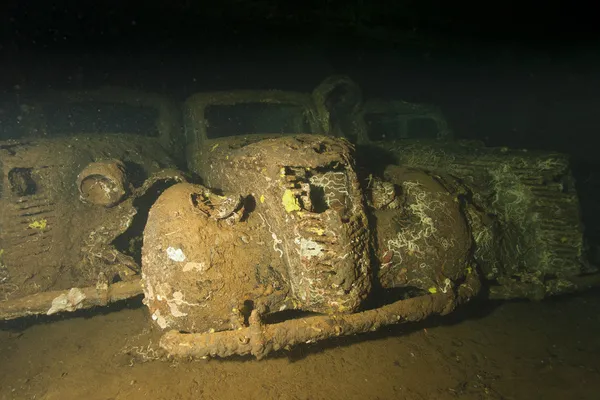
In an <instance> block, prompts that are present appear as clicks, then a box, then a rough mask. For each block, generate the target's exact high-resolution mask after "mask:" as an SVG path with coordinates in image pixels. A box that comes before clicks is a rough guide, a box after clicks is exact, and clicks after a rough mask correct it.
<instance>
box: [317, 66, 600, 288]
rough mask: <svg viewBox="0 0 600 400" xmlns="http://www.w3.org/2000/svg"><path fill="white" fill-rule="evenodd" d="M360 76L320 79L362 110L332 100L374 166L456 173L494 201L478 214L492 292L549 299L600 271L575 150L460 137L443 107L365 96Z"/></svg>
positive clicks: (376, 169) (479, 199) (383, 170)
mask: <svg viewBox="0 0 600 400" xmlns="http://www.w3.org/2000/svg"><path fill="white" fill-rule="evenodd" d="M357 86H358V85H357V84H356V83H355V82H353V81H352V80H351V79H350V78H349V77H347V76H332V77H329V78H327V79H326V80H325V81H324V82H323V83H322V84H321V85H320V86H319V88H317V90H322V91H323V90H325V93H333V94H335V92H334V91H333V90H332V89H331V88H338V89H336V90H337V91H338V93H339V92H340V89H339V87H342V88H344V89H343V90H342V92H343V93H345V94H346V103H349V102H353V103H354V105H353V107H354V109H355V110H357V112H353V113H340V112H336V110H335V107H336V102H331V103H330V104H332V105H331V106H329V107H328V108H327V110H331V109H333V111H332V112H330V115H332V116H333V117H337V119H338V121H331V122H330V124H331V125H332V126H336V125H342V126H346V127H352V129H343V130H341V131H342V132H349V131H350V132H352V134H351V136H347V138H348V139H350V140H352V141H353V142H354V143H356V145H357V146H358V148H359V153H362V154H363V158H364V159H366V161H365V164H368V165H369V167H368V171H369V172H368V173H371V172H373V173H375V174H379V176H387V175H389V172H388V169H389V168H392V169H393V168H396V167H395V165H401V166H404V167H407V168H413V169H419V170H423V171H428V173H429V174H431V175H432V176H451V177H453V178H454V179H457V180H458V181H460V182H461V184H462V185H464V187H466V188H467V189H468V193H469V204H471V205H473V206H474V207H475V208H476V209H478V210H485V212H484V218H480V217H474V218H471V217H469V218H471V221H470V229H471V230H472V234H473V238H474V240H475V241H476V249H475V250H476V251H475V259H476V261H477V264H478V266H479V268H480V269H481V272H482V275H483V277H484V279H485V280H486V286H487V288H488V296H489V297H491V298H504V299H507V298H530V299H541V298H544V297H546V296H551V295H556V294H561V293H566V292H570V291H574V290H578V289H579V288H580V287H581V285H583V286H584V287H585V286H586V284H585V283H584V282H586V280H591V281H594V280H595V279H596V276H597V275H596V274H595V273H596V272H597V267H596V266H594V265H591V264H590V262H589V261H588V257H587V254H586V248H587V245H586V243H585V240H584V232H583V225H582V222H581V210H580V202H579V197H578V193H577V190H576V187H575V181H574V178H573V174H572V172H571V168H570V163H569V157H568V156H567V155H565V154H561V153H558V152H550V151H535V150H520V149H510V148H507V147H501V148H490V147H486V146H485V145H483V144H482V143H480V142H476V141H467V140H455V139H453V134H452V130H451V129H450V128H449V123H448V122H447V121H446V119H445V118H444V116H443V114H442V113H441V112H440V110H439V109H437V108H436V107H433V106H427V105H422V104H421V105H412V104H409V103H404V102H399V101H395V100H394V101H385V100H381V99H367V100H364V101H363V99H362V97H361V93H360V89H359V88H358V87H357ZM326 97H327V95H326V94H321V95H320V98H326ZM374 159H375V160H383V161H382V162H379V161H375V160H374ZM467 214H468V215H471V214H472V213H471V212H468V213H467ZM383 248H385V246H383ZM588 278H589V279H588Z"/></svg>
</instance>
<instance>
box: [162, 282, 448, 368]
mask: <svg viewBox="0 0 600 400" xmlns="http://www.w3.org/2000/svg"><path fill="white" fill-rule="evenodd" d="M456 304H457V298H456V296H455V295H454V294H453V293H447V294H435V295H425V296H420V297H415V298H411V299H408V300H400V301H397V302H395V303H392V304H389V305H386V306H383V307H380V308H377V309H373V310H368V311H363V312H360V313H356V314H344V315H326V316H325V315H323V316H315V317H307V318H301V319H294V320H288V321H284V322H281V323H277V324H270V325H265V324H263V323H262V321H261V319H260V315H259V313H258V312H257V311H256V310H254V311H253V312H252V314H251V316H250V321H249V322H250V325H249V327H247V328H242V329H238V330H236V331H223V332H215V333H179V332H177V331H169V332H167V333H166V334H165V335H163V337H162V338H161V341H160V346H161V347H162V348H163V349H164V350H166V351H167V353H169V354H171V355H173V356H175V357H228V356H232V355H236V354H237V355H246V354H252V355H254V356H255V357H256V358H257V359H261V358H263V357H265V356H266V355H267V354H269V353H270V352H272V351H276V350H279V349H283V348H288V347H292V346H294V345H297V344H300V343H312V342H316V341H319V340H323V339H327V338H331V337H338V336H348V335H354V334H359V333H364V332H369V331H375V330H377V329H379V328H380V327H382V326H385V325H392V324H398V323H403V322H411V321H420V320H423V319H425V318H427V317H429V316H431V315H433V314H439V315H445V314H448V313H449V312H451V311H452V310H454V308H455V306H456Z"/></svg>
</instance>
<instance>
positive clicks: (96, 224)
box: [0, 134, 183, 301]
mask: <svg viewBox="0 0 600 400" xmlns="http://www.w3.org/2000/svg"><path fill="white" fill-rule="evenodd" d="M0 152H1V153H0V161H1V167H2V177H1V179H2V196H1V198H0V207H1V208H2V213H1V215H0V229H1V231H0V249H2V250H1V252H2V255H1V258H0V261H1V264H2V271H1V272H2V275H3V276H2V277H1V278H2V281H1V282H0V295H1V297H0V301H2V300H7V299H15V298H19V297H22V296H25V295H31V294H35V293H39V292H44V291H48V290H63V289H69V288H72V287H78V286H79V287H84V286H90V285H93V284H95V282H96V279H97V276H98V274H99V273H100V272H103V273H105V274H106V275H107V276H109V277H110V279H111V280H112V279H114V278H116V277H118V279H129V278H130V277H131V276H133V275H134V274H135V273H136V271H137V270H139V265H137V263H136V262H135V261H134V260H133V259H132V257H131V256H129V255H126V254H124V253H123V252H121V251H119V250H118V249H117V248H116V247H115V245H114V243H113V242H114V241H115V239H116V238H117V237H118V236H119V235H121V234H122V233H124V232H125V231H126V230H127V229H128V228H129V226H130V225H131V223H132V221H133V219H134V218H135V216H136V214H137V211H138V210H137V207H136V205H135V204H134V202H135V199H136V198H138V197H140V196H142V195H144V194H145V193H146V192H147V191H148V190H149V189H150V187H151V186H152V185H153V183H156V182H158V181H160V180H169V179H173V180H175V181H177V180H181V179H183V177H182V176H181V174H180V173H178V172H176V171H174V170H171V172H167V173H165V172H164V170H163V168H169V167H171V168H172V167H173V166H174V163H173V162H172V160H171V158H170V157H169V155H168V154H167V153H166V151H165V150H164V149H163V148H162V146H161V145H160V144H159V143H157V142H156V141H153V140H149V139H148V138H141V137H138V136H134V135H126V134H122V135H98V136H93V135H91V136H78V137H69V138H53V139H48V140H45V139H38V140H22V141H8V142H3V143H2V144H1V149H0ZM103 159H117V160H121V161H122V162H123V163H124V165H125V168H126V170H127V173H128V175H129V176H128V178H129V179H128V182H129V184H128V186H127V188H126V192H127V194H126V195H125V196H124V197H123V199H122V201H120V202H118V204H115V205H114V206H113V207H108V208H107V207H103V206H101V205H94V204H88V203H84V202H82V201H81V200H80V193H79V191H78V188H77V185H76V181H77V176H78V174H79V173H80V172H81V171H82V170H83V169H84V168H85V167H86V166H87V165H88V164H89V163H91V162H94V161H98V160H103Z"/></svg>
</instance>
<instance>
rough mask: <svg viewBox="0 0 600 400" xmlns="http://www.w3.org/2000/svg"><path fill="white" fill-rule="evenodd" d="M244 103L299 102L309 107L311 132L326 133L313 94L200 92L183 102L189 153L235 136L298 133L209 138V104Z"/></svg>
mask: <svg viewBox="0 0 600 400" xmlns="http://www.w3.org/2000/svg"><path fill="white" fill-rule="evenodd" d="M243 103H271V104H290V105H296V106H299V107H301V108H303V109H304V110H306V119H307V122H308V125H309V126H310V132H302V133H308V134H314V135H323V134H324V132H323V130H322V128H321V124H320V122H319V117H318V112H317V109H316V107H315V104H314V101H313V99H312V97H311V95H310V94H307V93H300V92H289V91H281V90H234V91H219V92H206V93H198V94H195V95H192V96H191V97H189V98H188V99H187V100H186V101H185V103H184V112H183V114H184V116H183V119H184V132H185V138H186V147H187V148H188V154H189V152H197V151H200V150H201V149H202V148H206V147H207V146H211V145H214V144H215V143H219V142H222V141H224V140H229V141H231V140H232V139H235V138H238V137H239V138H240V139H241V140H243V138H252V137H280V136H290V135H296V134H299V133H284V134H281V133H277V134H262V133H252V134H246V135H233V136H226V137H219V138H212V139H210V138H209V137H208V134H207V121H206V116H205V112H206V109H207V107H209V106H215V105H224V106H227V105H236V104H243Z"/></svg>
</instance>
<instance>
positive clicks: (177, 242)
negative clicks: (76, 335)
mask: <svg viewBox="0 0 600 400" xmlns="http://www.w3.org/2000/svg"><path fill="white" fill-rule="evenodd" d="M379 111H382V112H379ZM394 113H397V114H398V115H395V116H394ZM64 115H65V114H64V113H59V116H64ZM67 115H69V114H67ZM169 115H170V114H169ZM182 119H183V127H184V134H183V137H182V139H181V141H180V142H179V144H180V145H181V147H185V149H184V150H183V151H182V149H181V147H180V146H179V145H177V146H172V147H170V146H169V144H170V143H171V144H172V143H173V140H172V139H163V140H152V139H151V140H147V139H145V140H144V143H145V145H147V146H150V144H152V145H156V146H159V147H160V149H163V151H164V152H165V154H166V156H165V159H164V161H163V162H162V163H161V162H157V163H150V165H148V164H146V163H145V162H143V161H140V160H133V161H132V160H131V158H130V157H132V154H133V153H132V152H131V151H125V152H119V151H117V150H115V149H113V148H106V147H102V146H107V144H106V143H105V142H103V141H101V140H100V142H101V143H94V149H96V148H100V149H102V150H101V154H102V157H91V156H90V155H89V154H87V153H85V156H86V161H87V162H83V161H82V162H80V163H79V161H78V164H77V165H78V166H79V165H80V167H78V168H82V169H80V170H78V171H84V170H85V171H88V172H86V173H83V172H78V173H72V176H66V175H65V177H64V178H63V177H61V178H60V181H61V182H66V184H65V185H64V187H65V188H64V189H61V190H62V192H61V194H60V195H56V196H54V197H52V199H53V201H55V202H57V203H61V204H62V202H64V199H69V202H68V203H67V204H68V205H69V209H70V211H69V212H68V213H66V214H64V215H67V216H69V218H70V216H71V215H73V211H74V210H75V211H78V212H79V211H80V210H83V211H85V212H87V213H89V212H90V211H89V210H90V209H91V208H92V207H96V208H95V210H97V211H96V212H97V213H98V214H93V216H94V218H92V219H90V221H99V220H100V221H102V218H103V217H105V216H107V215H108V214H109V213H110V212H111V210H118V209H119V207H123V208H126V209H127V210H129V211H130V214H128V215H130V216H129V219H120V220H119V221H120V222H121V223H120V224H118V226H119V227H120V228H121V229H120V230H118V229H112V230H110V232H112V233H111V234H104V233H103V234H102V235H98V232H104V230H105V229H106V228H105V226H106V223H102V224H100V227H98V226H97V225H94V227H93V228H92V229H91V230H90V231H89V233H87V237H89V236H90V234H91V236H92V237H93V238H98V237H100V238H102V239H101V241H100V242H99V245H97V247H93V246H90V245H88V242H87V241H86V240H84V239H85V237H86V235H85V234H84V235H82V234H79V232H78V231H77V232H75V231H74V230H73V229H74V228H72V227H71V226H70V225H68V224H66V226H67V227H68V229H69V230H67V231H66V232H67V233H65V234H63V236H64V237H69V238H70V239H69V240H72V241H73V245H72V248H74V249H76V250H77V251H78V252H76V253H74V254H79V255H80V256H81V255H83V256H85V257H83V258H80V259H83V260H88V259H90V258H91V259H93V260H95V262H100V264H93V265H99V266H93V265H92V264H87V261H85V262H81V261H78V260H80V259H78V258H73V260H74V261H73V262H71V263H70V264H69V263H67V262H65V261H63V260H60V262H59V263H57V264H54V266H53V267H52V268H50V269H49V270H51V271H54V272H53V273H54V274H55V276H62V275H61V273H63V272H61V271H65V272H66V271H68V272H69V273H70V274H73V272H71V271H72V270H74V271H75V274H74V275H73V276H75V277H77V279H80V280H79V281H77V280H74V279H72V280H70V281H68V282H69V283H68V284H67V283H63V282H61V283H60V286H59V285H58V284H55V285H54V286H46V287H43V288H41V287H35V286H31V287H29V288H28V290H29V291H28V292H19V293H17V292H16V291H15V292H13V293H11V294H10V295H11V296H13V297H12V298H9V299H8V301H5V302H3V303H1V302H0V310H2V313H3V314H2V316H3V318H13V317H16V316H19V315H25V314H27V313H43V314H48V313H53V312H56V311H72V310H75V309H78V308H82V307H88V306H92V305H102V304H106V303H107V302H108V301H110V300H115V299H121V298H126V297H131V296H135V295H138V294H140V293H141V292H142V291H143V294H144V300H143V301H144V304H145V305H146V306H147V307H148V309H149V311H150V316H151V319H152V321H154V322H153V323H154V326H155V327H157V328H158V329H159V330H161V331H164V334H163V336H162V339H161V341H160V345H161V347H162V349H163V350H164V351H166V353H167V354H170V355H172V356H180V357H190V356H191V357H211V356H212V357H214V356H219V357H225V356H230V355H233V354H242V355H243V354H253V355H254V356H256V357H258V358H261V357H264V356H266V355H267V354H269V353H270V352H272V351H275V350H278V349H282V348H288V347H289V346H293V345H295V344H298V343H304V342H313V341H317V340H322V339H326V338H329V337H335V336H342V335H350V334H356V333H361V332H367V331H371V330H375V329H378V328H379V327H381V326H383V325H386V324H394V323H401V322H406V321H417V320H421V319H424V318H427V317H428V316H430V315H433V314H447V313H450V312H452V311H453V310H454V309H455V307H457V306H458V305H460V304H462V303H464V302H467V301H469V300H471V299H473V298H475V297H484V296H487V297H491V298H514V297H526V298H534V299H539V298H543V297H545V296H548V295H554V294H560V293H566V292H570V291H575V290H581V289H583V288H585V287H588V286H589V285H590V284H591V283H593V282H595V280H594V279H595V278H596V277H597V274H594V272H595V270H594V268H593V267H592V266H590V265H589V264H588V263H587V262H586V259H585V254H584V244H583V235H582V229H581V222H580V216H579V205H578V199H577V194H576V192H575V191H574V188H573V186H572V178H571V175H570V172H569V169H568V160H567V159H566V158H565V157H564V156H562V155H560V154H550V153H535V152H524V151H514V150H509V149H488V148H485V147H484V146H480V145H476V144H473V143H471V142H461V141H455V140H449V138H451V136H452V132H451V130H450V129H449V128H448V124H447V122H446V121H445V119H444V118H443V116H441V114H440V113H439V112H438V110H437V109H436V108H435V107H430V106H425V105H412V106H411V105H409V104H407V103H401V102H395V103H394V102H392V103H389V104H386V103H385V102H384V101H380V100H376V101H374V100H371V103H369V100H367V101H363V99H362V94H361V90H360V88H359V87H358V86H357V85H356V84H355V83H354V82H352V80H351V79H349V78H347V77H340V76H337V77H331V78H329V79H326V80H325V81H324V82H323V83H322V84H321V85H319V86H318V87H317V88H316V89H315V90H314V91H313V92H312V93H295V92H287V91H277V90H261V91H248V90H247V91H229V92H210V93H199V94H196V95H193V96H191V97H190V98H188V99H187V100H186V101H185V103H184V104H183V107H182ZM170 120H171V121H174V120H176V119H175V118H174V117H173V118H171V119H170ZM411 121H412V122H411ZM414 121H416V122H414ZM38 125H39V124H38ZM69 125H70V123H69ZM158 125H159V126H162V127H168V126H173V125H172V124H167V123H163V124H158ZM30 126H36V125H35V124H34V125H30ZM174 131H176V130H174ZM369 132H371V133H369ZM373 132H376V133H373ZM81 137H82V136H80V135H79V134H77V135H75V136H72V137H70V138H69V140H73V141H75V142H77V140H80V138H81ZM57 139H58V138H57ZM416 139H418V140H416ZM32 140H33V139H32ZM35 140H38V139H35ZM53 140H54V139H53ZM60 140H66V139H60ZM87 140H88V139H86V140H84V141H83V143H84V144H85V143H86V141H87ZM110 142H111V143H112V140H111V141H110ZM175 142H176V143H177V141H175ZM46 143H50V142H46ZM52 143H58V144H60V141H52ZM80 143H82V142H80ZM69 145H71V146H74V145H73V144H71V142H69ZM5 146H8V145H5ZM51 146H52V145H48V147H49V148H50V147H51ZM97 146H98V147H97ZM139 146H142V144H141V143H139ZM62 147H64V146H62V145H61V148H62ZM6 148H7V150H10V149H9V147H6ZM67 148H69V147H68V145H67ZM75 148H76V149H78V147H77V146H75ZM142 148H143V147H138V148H137V149H142ZM86 149H88V151H90V150H89V147H86ZM144 149H145V148H144ZM178 152H180V153H183V152H184V153H185V160H186V163H187V166H186V167H185V168H184V169H187V170H188V171H189V173H190V174H191V175H192V176H195V177H197V178H198V179H197V180H195V181H194V182H190V181H189V180H186V179H185V177H183V176H182V175H181V174H180V173H178V172H175V171H173V170H172V168H174V167H176V166H177V165H175V164H174V162H173V163H171V164H170V163H169V162H168V161H166V160H167V157H168V155H169V154H177V153H178ZM142 153H143V154H146V151H145V150H144V151H143V152H140V151H138V152H137V153H135V154H142ZM150 153H151V152H149V153H148V154H150ZM78 154H79V153H78ZM152 154H158V153H152ZM128 157H129V158H128ZM90 163H91V164H90ZM45 164H48V163H44V165H45ZM88 164H89V165H88ZM132 164H135V165H138V166H140V165H141V166H143V167H142V168H140V167H138V168H137V169H136V168H133V169H131V170H137V171H140V170H143V171H145V173H144V174H142V175H143V176H144V177H147V176H152V175H151V171H155V170H154V169H152V168H153V167H156V168H159V169H164V168H169V169H167V170H166V171H163V172H161V173H159V175H158V176H159V177H162V178H165V177H166V178H167V182H164V181H161V182H164V185H162V186H161V187H160V189H159V190H151V191H150V192H148V190H147V188H148V187H155V186H154V185H153V183H154V182H155V181H153V180H150V181H149V182H150V183H142V182H148V180H146V181H144V180H143V179H139V180H138V181H137V182H138V183H137V184H133V185H129V186H128V188H129V189H127V185H125V184H119V182H125V181H126V180H125V179H123V178H121V177H122V176H124V174H123V172H122V171H125V170H127V171H129V169H127V168H126V167H127V165H132ZM5 165H6V164H5ZM15 165H16V164H15ZM49 165H50V164H49ZM16 168H24V167H16ZM102 168H104V169H102ZM13 169H14V168H13ZM32 171H37V170H35V169H32ZM76 171H77V169H76ZM98 171H102V172H101V173H99V172H98ZM119 171H121V172H119ZM170 171H171V172H170ZM6 173H7V174H8V172H6ZM39 174H40V173H39V172H35V174H34V173H33V172H31V173H30V175H27V173H23V174H22V175H15V176H18V179H12V181H11V178H9V177H8V175H7V177H6V179H5V182H6V183H5V184H4V185H5V187H15V188H17V189H15V190H16V191H14V190H13V192H14V196H13V197H12V198H13V199H16V200H12V201H16V202H18V201H20V199H21V198H22V197H23V196H24V194H26V193H29V192H28V190H30V189H28V188H29V187H30V186H31V185H29V184H28V183H27V182H30V180H31V181H33V182H36V186H32V187H36V188H37V187H38V186H37V182H38V181H39V178H38V176H39ZM29 176H31V177H32V178H31V179H29ZM88 176H91V177H94V179H93V180H89V179H86V177H88ZM34 178H35V179H34ZM55 180H56V178H52V179H50V180H49V181H50V182H54V181H55ZM97 180H98V181H99V182H96V181H97ZM10 182H13V183H10ZM19 182H22V183H19ZM72 183H73V184H72ZM10 185H12V186H10ZM121 187H122V188H123V189H122V190H121V189H120V188H121ZM19 188H21V189H19ZM74 189H75V190H77V191H78V193H79V194H78V195H77V196H78V197H79V198H78V199H77V200H72V198H70V197H69V194H68V193H70V192H69V190H70V191H73V190H74ZM125 193H131V194H132V195H131V196H130V197H127V195H126V194H125ZM146 193H149V194H146ZM77 196H76V197H77ZM136 196H137V197H136ZM96 198H98V199H100V201H98V200H95V201H94V200H93V199H96ZM57 199H60V201H59V200H57ZM124 199H125V200H124ZM130 199H131V201H130V202H128V201H129V200H130ZM136 199H139V200H136ZM141 199H143V200H141ZM142 203H143V205H144V207H143V210H144V212H138V213H137V214H136V215H138V216H140V215H141V217H138V218H137V220H135V219H134V217H132V215H133V214H135V212H134V211H132V208H131V207H132V206H133V207H134V208H135V211H137V210H139V209H140V206H141V204H142ZM44 204H46V203H44ZM136 206H138V207H137V208H136ZM148 209H149V211H148ZM98 210H99V211H98ZM27 213H28V212H25V214H27ZM76 215H78V214H76ZM82 215H92V214H82ZM119 215H121V214H119ZM99 216H100V217H99ZM25 217H26V218H28V219H26V220H25V222H21V223H20V224H21V226H22V227H24V225H26V226H27V229H28V231H27V233H28V234H31V235H30V236H33V234H38V231H39V232H40V233H50V231H49V229H48V228H49V227H52V228H54V227H55V226H56V227H58V226H62V225H59V224H57V223H56V222H55V220H51V219H48V218H45V219H44V221H45V225H44V222H42V220H41V217H37V214H34V215H33V217H32V216H31V215H25ZM73 220H74V221H75V219H73ZM3 221H4V220H3ZM76 221H78V223H77V225H76V226H77V227H78V228H81V227H82V226H83V225H84V224H82V223H81V221H82V219H78V220H76ZM86 221H87V220H86ZM51 222H52V224H50V223H51ZM113 226H114V225H113ZM40 228H41V229H40ZM142 231H143V236H142V234H141V232H142ZM3 232H4V226H3ZM73 234H75V237H76V238H82V239H76V240H73V239H72V238H71V237H72V235H73ZM13 236H14V234H13V233H11V234H10V235H9V234H7V235H5V236H3V240H4V237H6V240H9V239H10V238H12V237H13ZM142 238H143V245H142V246H141V248H140V240H142ZM61 240H64V238H63V237H61ZM60 243H61V245H62V242H60ZM94 243H95V242H94ZM94 243H92V244H94ZM125 244H127V245H125ZM70 246H71V245H70ZM63 248H64V247H63ZM88 248H89V249H93V250H94V251H93V252H91V253H90V251H88ZM98 248H99V249H100V250H102V251H96V249H98ZM65 254H66V253H65ZM90 255H91V256H90ZM107 255H109V256H110V257H108V256H107ZM65 256H66V255H65ZM2 260H4V258H3V259H2ZM3 265H4V264H3ZM7 265H9V264H7ZM38 265H40V266H41V265H51V264H49V263H46V264H43V262H42V261H40V263H39V264H38ZM57 265H58V267H57ZM73 266H76V267H75V268H73ZM124 268H125V269H124ZM5 269H6V271H9V272H10V270H9V269H8V268H5ZM38 270H39V271H41V267H38ZM38 270H35V271H32V272H31V275H33V276H37V275H36V274H38ZM80 271H83V272H85V273H86V274H87V275H85V276H84V279H81V278H79V277H80V275H77V274H78V273H79V274H80V273H81V272H80ZM123 271H125V272H127V273H125V272H123ZM129 271H133V273H129ZM8 276H9V277H10V279H11V282H12V279H13V278H12V275H8ZM98 277H100V279H98ZM140 277H141V279H140ZM590 277H591V278H592V279H588V278H590ZM94 278H95V279H96V280H97V283H96V284H95V286H94V285H93V284H91V283H90V282H92V281H93V279H94ZM20 279H21V281H20V282H28V279H31V278H27V277H26V276H24V277H20ZM596 280H597V279H596ZM7 282H8V279H7ZM17 282H19V281H17ZM36 282H37V281H36ZM55 282H60V281H59V280H58V279H57V280H56V281H55ZM92 283H93V282H92ZM37 284H38V285H40V283H37ZM70 285H74V286H70ZM75 285H76V286H75ZM25 287H26V286H25ZM69 287H70V288H71V289H68V288H69ZM4 288H9V286H4ZM21 290H22V289H21ZM42 295H43V297H40V296H42ZM32 300H35V302H33V301H32ZM34 303H35V306H33V305H32V304H34ZM294 311H295V312H308V313H312V315H308V316H303V317H301V318H285V316H286V315H289V314H287V313H289V312H294ZM292 315H293V314H292ZM274 321H280V322H274Z"/></svg>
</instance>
